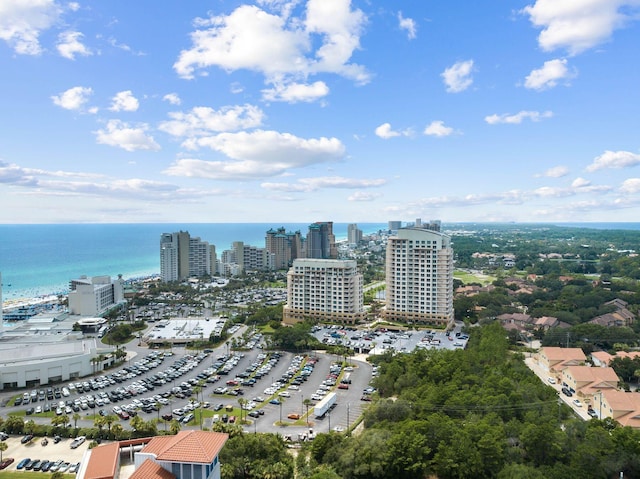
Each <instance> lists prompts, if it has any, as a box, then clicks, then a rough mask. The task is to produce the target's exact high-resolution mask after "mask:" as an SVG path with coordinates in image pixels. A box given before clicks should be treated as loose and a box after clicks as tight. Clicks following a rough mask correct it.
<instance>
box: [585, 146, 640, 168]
mask: <svg viewBox="0 0 640 479" xmlns="http://www.w3.org/2000/svg"><path fill="white" fill-rule="evenodd" d="M639 163H640V155H638V154H637V153H631V152H630V151H609V150H607V151H605V152H604V153H603V154H602V155H600V156H597V157H595V158H594V159H593V163H591V164H590V165H589V166H587V171H588V172H590V173H592V172H594V171H598V170H602V169H603V168H616V169H619V168H627V167H629V166H636V165H637V164H639Z"/></svg>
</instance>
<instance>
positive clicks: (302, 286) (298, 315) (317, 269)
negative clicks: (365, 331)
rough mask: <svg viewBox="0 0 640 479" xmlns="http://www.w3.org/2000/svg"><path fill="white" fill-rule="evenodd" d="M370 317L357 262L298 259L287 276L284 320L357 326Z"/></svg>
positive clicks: (287, 321) (288, 322) (289, 322)
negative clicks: (367, 316)
mask: <svg viewBox="0 0 640 479" xmlns="http://www.w3.org/2000/svg"><path fill="white" fill-rule="evenodd" d="M365 316H366V314H365V311H364V302H363V278H362V275H361V274H360V273H358V265H357V263H356V261H355V260H337V259H296V260H295V261H294V262H293V266H292V267H291V269H289V272H288V273H287V304H286V305H285V306H284V312H283V320H284V322H285V323H286V324H294V323H296V322H299V321H304V320H306V319H310V320H313V321H323V322H338V323H345V324H355V323H356V322H358V321H360V320H363V319H364V318H365Z"/></svg>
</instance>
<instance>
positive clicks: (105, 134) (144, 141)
mask: <svg viewBox="0 0 640 479" xmlns="http://www.w3.org/2000/svg"><path fill="white" fill-rule="evenodd" d="M148 130H149V127H148V125H146V124H144V123H143V124H141V125H138V126H136V127H131V126H129V124H128V123H125V122H123V121H120V120H109V122H108V123H107V127H106V129H103V130H98V131H96V132H95V133H96V140H97V142H98V143H100V144H102V145H109V146H117V147H118V148H122V149H123V150H126V151H136V150H153V151H157V150H159V149H160V145H158V144H157V143H156V142H155V140H154V139H153V137H152V136H149V135H147V131H148Z"/></svg>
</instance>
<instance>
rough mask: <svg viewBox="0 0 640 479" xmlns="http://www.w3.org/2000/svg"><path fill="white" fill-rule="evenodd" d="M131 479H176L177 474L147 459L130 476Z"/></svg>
mask: <svg viewBox="0 0 640 479" xmlns="http://www.w3.org/2000/svg"><path fill="white" fill-rule="evenodd" d="M129 479H176V476H174V475H173V474H172V473H170V472H169V471H167V470H166V469H164V468H163V467H162V466H160V465H159V464H157V463H155V462H153V461H152V460H151V459H147V460H146V461H144V462H143V463H142V464H141V465H140V467H138V468H137V469H136V470H135V472H134V473H133V474H131V476H129Z"/></svg>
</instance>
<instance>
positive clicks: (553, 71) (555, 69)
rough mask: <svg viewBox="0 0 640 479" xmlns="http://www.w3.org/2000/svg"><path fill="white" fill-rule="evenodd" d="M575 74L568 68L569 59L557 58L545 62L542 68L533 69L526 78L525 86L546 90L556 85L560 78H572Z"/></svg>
mask: <svg viewBox="0 0 640 479" xmlns="http://www.w3.org/2000/svg"><path fill="white" fill-rule="evenodd" d="M573 76H574V75H573V74H571V73H569V69H568V68H567V60H566V59H564V58H563V59H562V60H560V59H557V58H556V59H555V60H549V61H547V62H544V65H542V68H539V69H537V70H532V71H531V73H529V75H528V76H527V77H526V78H525V81H524V86H525V88H529V89H531V90H538V91H541V90H546V89H549V88H553V87H555V86H556V85H557V84H558V81H559V80H562V79H568V78H572V77H573Z"/></svg>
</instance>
